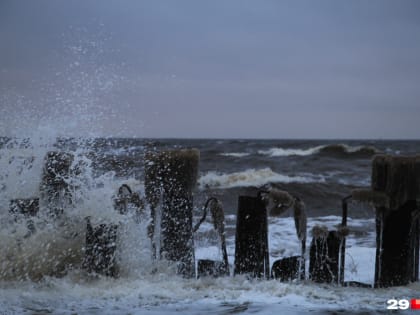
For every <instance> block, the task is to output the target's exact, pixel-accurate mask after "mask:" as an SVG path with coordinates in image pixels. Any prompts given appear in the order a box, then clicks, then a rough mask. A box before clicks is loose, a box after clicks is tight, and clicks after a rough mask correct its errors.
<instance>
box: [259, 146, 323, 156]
mask: <svg viewBox="0 0 420 315" xmlns="http://www.w3.org/2000/svg"><path fill="white" fill-rule="evenodd" d="M324 147H325V146H316V147H313V148H309V149H284V148H270V149H268V150H259V151H258V154H261V155H268V156H270V157H280V156H292V155H297V156H307V155H312V154H316V153H319V151H320V150H321V149H322V148H324Z"/></svg>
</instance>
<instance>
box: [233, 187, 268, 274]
mask: <svg viewBox="0 0 420 315" xmlns="http://www.w3.org/2000/svg"><path fill="white" fill-rule="evenodd" d="M236 220H237V221H236V243H235V270H234V273H235V275H236V274H248V275H250V276H252V277H258V278H262V277H265V278H269V277H270V262H269V251H268V236H267V209H266V203H265V201H264V200H263V199H262V198H261V196H260V195H258V196H257V197H250V196H239V199H238V213H237V219H236Z"/></svg>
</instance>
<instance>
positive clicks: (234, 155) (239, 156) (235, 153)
mask: <svg viewBox="0 0 420 315" xmlns="http://www.w3.org/2000/svg"><path fill="white" fill-rule="evenodd" d="M219 155H221V156H231V157H237V158H242V157H245V156H249V155H250V153H247V152H227V153H220V154H219Z"/></svg>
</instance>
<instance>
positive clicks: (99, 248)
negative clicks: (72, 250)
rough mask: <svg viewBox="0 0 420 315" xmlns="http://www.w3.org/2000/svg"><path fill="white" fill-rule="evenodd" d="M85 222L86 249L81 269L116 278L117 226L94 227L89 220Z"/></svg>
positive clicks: (103, 225)
mask: <svg viewBox="0 0 420 315" xmlns="http://www.w3.org/2000/svg"><path fill="white" fill-rule="evenodd" d="M86 221H87V224H86V249H85V258H84V261H83V267H84V268H85V269H86V270H87V271H88V272H94V273H97V274H100V275H104V276H110V277H117V276H118V267H117V264H116V261H115V250H116V242H117V231H118V226H117V225H116V224H100V225H98V226H95V227H94V226H93V225H92V224H91V222H90V219H89V218H87V219H86Z"/></svg>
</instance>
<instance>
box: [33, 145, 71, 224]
mask: <svg viewBox="0 0 420 315" xmlns="http://www.w3.org/2000/svg"><path fill="white" fill-rule="evenodd" d="M73 160H74V156H73V154H71V153H66V152H55V151H53V152H48V153H47V155H46V157H45V166H44V170H43V175H42V182H41V185H40V193H41V195H40V206H41V208H43V209H44V208H45V209H46V210H47V214H48V215H49V216H51V217H58V216H60V215H61V214H62V213H63V211H64V209H65V208H66V207H67V206H69V205H71V204H72V194H71V187H70V185H69V178H70V175H71V166H72V163H73Z"/></svg>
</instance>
